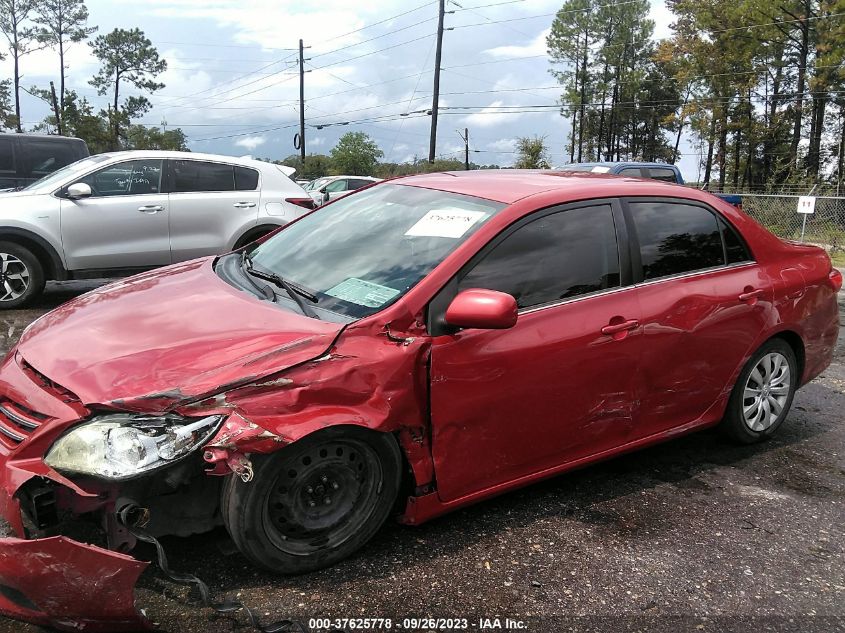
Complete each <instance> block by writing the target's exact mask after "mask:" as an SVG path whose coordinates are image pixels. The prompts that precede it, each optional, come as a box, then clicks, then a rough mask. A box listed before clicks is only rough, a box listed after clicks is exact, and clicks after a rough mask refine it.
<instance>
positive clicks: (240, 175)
mask: <svg viewBox="0 0 845 633" xmlns="http://www.w3.org/2000/svg"><path fill="white" fill-rule="evenodd" d="M291 173H293V169H291V168H289V167H284V166H281V165H275V164H272V163H266V162H261V161H256V160H251V159H246V158H233V157H228V156H216V155H211V154H195V153H193V152H164V151H131V152H116V153H112V154H99V155H96V156H91V157H89V158H85V159H83V160H80V161H77V162H75V163H73V164H71V165H68V166H67V167H65V168H63V169H60V170H59V171H56V172H54V173H52V174H50V175H49V176H46V177H45V178H42V179H41V180H39V181H37V182H35V183H33V184H31V185H29V186H28V187H26V188H25V189H22V190H20V191H15V192H10V193H2V194H0V309H4V308H6V309H8V308H16V307H20V306H22V305H24V304H26V303H27V302H29V301H31V300H32V299H34V298H35V297H37V296H38V295H39V294H40V293H41V291H42V290H43V288H44V283H45V281H46V280H49V279H58V280H64V279H80V278H93V277H115V276H123V275H126V274H130V273H133V272H140V271H142V270H146V269H150V268H154V267H157V266H163V265H166V264H171V263H175V262H180V261H184V260H188V259H194V258H196V257H202V256H205V255H213V254H217V253H224V252H227V251H230V250H233V249H236V248H240V247H241V246H243V245H244V244H248V243H249V242H252V241H254V240H256V239H258V238H260V237H262V236H263V235H266V234H267V233H269V232H270V231H273V230H275V229H276V228H278V227H280V226H283V225H284V224H287V223H288V222H290V221H291V220H294V219H296V218H298V217H299V216H301V215H303V214H304V213H307V212H308V211H309V210H310V209H312V208H313V207H314V202H313V200H312V199H311V197H310V196H309V195H308V194H307V193H306V192H305V191H304V190H303V189H302V187H300V186H299V185H297V184H296V183H294V182H293V181H292V180H291V179H290V178H289V177H288V175H289V174H291Z"/></svg>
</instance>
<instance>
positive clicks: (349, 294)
mask: <svg viewBox="0 0 845 633" xmlns="http://www.w3.org/2000/svg"><path fill="white" fill-rule="evenodd" d="M326 294H327V295H329V296H330V297H335V298H337V299H342V300H343V301H349V302H350V303H356V304H358V305H359V306H366V307H368V308H378V307H381V306H383V305H384V304H385V303H387V302H388V301H390V300H391V299H393V297H395V296H396V295H398V294H399V291H398V290H396V289H394V288H388V287H387V286H380V285H379V284H374V283H371V282H369V281H364V280H363V279H357V278H355V277H350V278H349V279H347V280H346V281H341V282H340V283H339V284H337V285H336V286H334V287H333V288H329V289H328V290H326Z"/></svg>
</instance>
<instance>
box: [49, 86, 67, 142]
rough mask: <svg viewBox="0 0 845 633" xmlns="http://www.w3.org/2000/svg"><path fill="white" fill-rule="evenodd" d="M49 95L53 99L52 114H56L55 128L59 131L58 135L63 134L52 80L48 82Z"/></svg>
mask: <svg viewBox="0 0 845 633" xmlns="http://www.w3.org/2000/svg"><path fill="white" fill-rule="evenodd" d="M50 96H51V97H52V100H53V114H55V115H56V130H57V131H58V133H59V136H64V133H63V132H62V116H61V114H60V113H59V102H58V101H57V99H56V87H55V86H54V85H53V82H52V81H51V82H50Z"/></svg>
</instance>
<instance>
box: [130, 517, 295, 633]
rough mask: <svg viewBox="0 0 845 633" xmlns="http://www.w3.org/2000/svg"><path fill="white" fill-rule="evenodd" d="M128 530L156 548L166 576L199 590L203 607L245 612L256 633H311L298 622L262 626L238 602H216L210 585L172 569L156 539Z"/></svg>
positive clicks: (220, 610) (141, 532) (227, 613)
mask: <svg viewBox="0 0 845 633" xmlns="http://www.w3.org/2000/svg"><path fill="white" fill-rule="evenodd" d="M127 529H128V530H129V532H130V534H132V536H134V537H135V538H136V539H138V540H139V541H143V542H144V543H149V544H150V545H153V546H154V547H155V549H156V556H157V559H158V566H159V568H160V569H161V571H162V573H164V575H165V576H167V577H168V578H169V579H170V580H172V581H173V582H175V583H177V584H180V585H188V586H194V587H196V588H197V592H198V593H199V595H200V601H201V602H202V604H203V606H205V607H208V608H209V609H212V610H213V611H215V612H216V613H220V614H222V615H226V616H231V615H232V614H233V613H236V612H237V611H240V610H243V611H244V613H246V614H247V617H248V618H249V622H250V624H251V625H252V628H254V629H255V630H256V631H260V632H261V633H309V630H308V628H307V627H306V626H305V625H304V624H302V623H301V622H298V621H296V620H279V621H278V622H273V623H272V624H267V625H262V624H261V621H260V620H259V619H258V616H256V615H255V613H253V611H252V609H250V608H249V607H248V606H246V605H245V604H243V603H242V602H239V601H237V600H231V599H228V598H227V599H226V600H225V601H224V602H214V601H213V600H212V599H211V592H210V591H209V589H208V585H206V584H205V583H204V582H203V581H202V580H200V579H199V578H197V577H196V576H194V575H193V574H185V573H179V572H175V571H173V570H172V569H170V566H169V564H168V562H167V554H166V553H165V552H164V547H162V545H161V543H159V541H158V539H157V538H156V537H154V536H153V535H152V534H149V533H148V532H146V531H145V530H143V529H141V528H139V527H129V526H127Z"/></svg>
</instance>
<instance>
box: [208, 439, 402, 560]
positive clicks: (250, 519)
mask: <svg viewBox="0 0 845 633" xmlns="http://www.w3.org/2000/svg"><path fill="white" fill-rule="evenodd" d="M401 463H402V461H401V456H400V453H399V447H398V446H397V444H396V441H395V440H394V438H393V437H392V436H390V435H385V434H381V433H375V432H369V431H366V430H363V429H358V428H355V427H335V428H330V429H327V430H325V431H321V432H318V433H315V434H314V435H312V436H309V437H307V438H305V439H303V440H300V441H298V442H296V443H294V444H292V445H291V446H288V447H286V448H284V449H283V450H281V451H280V452H278V453H275V454H273V455H256V456H254V458H253V469H254V478H253V481H251V482H248V483H244V482H243V481H241V480H240V479H239V478H238V477H235V476H232V477H231V478H230V480H229V481H228V482H227V484H226V485H225V486H224V488H223V500H222V503H221V508H222V509H223V514H224V517H223V519H224V522H225V524H226V527H227V529H228V530H229V533H230V534H231V536H232V539H233V540H234V541H235V544H236V545H237V546H238V548H239V549H240V550H241V552H242V553H243V554H244V555H245V556H246V557H247V558H248V559H250V560H251V561H252V562H253V563H255V564H256V565H258V566H260V567H263V568H265V569H269V570H271V571H275V572H279V573H284V574H298V573H304V572H308V571H313V570H315V569H320V568H323V567H327V566H329V565H333V564H334V563H336V562H338V561H340V560H342V559H344V558H346V557H347V556H349V555H351V554H352V553H353V552H355V551H356V550H358V549H359V548H360V547H362V546H363V545H364V544H365V543H366V542H367V541H369V540H370V538H372V536H373V535H374V534H375V533H376V532H377V531H378V529H379V528H380V527H381V526H382V524H383V523H384V521H385V520H386V519H387V517H388V515H389V514H390V511H391V509H392V507H393V504H394V501H395V500H396V495H397V492H398V490H399V480H400V474H401Z"/></svg>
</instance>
